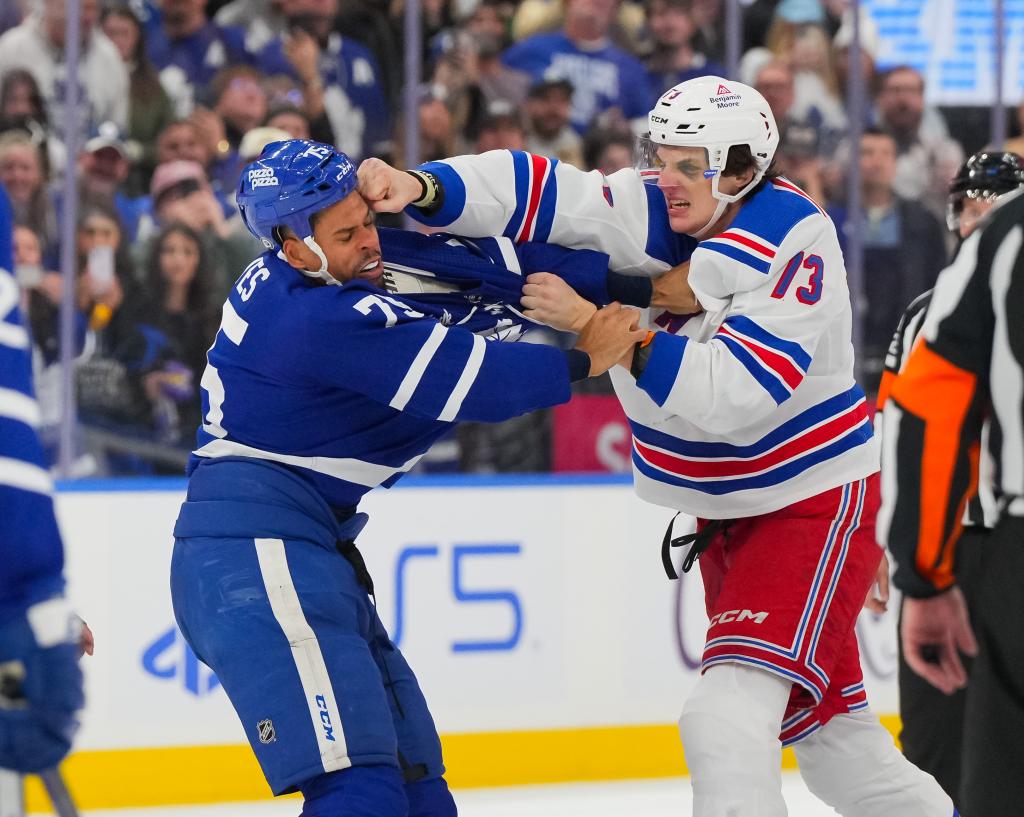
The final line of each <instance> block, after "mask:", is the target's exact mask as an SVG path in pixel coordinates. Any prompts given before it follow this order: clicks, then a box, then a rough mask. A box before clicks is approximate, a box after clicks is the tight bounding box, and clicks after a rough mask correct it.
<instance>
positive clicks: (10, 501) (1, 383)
mask: <svg viewBox="0 0 1024 817" xmlns="http://www.w3.org/2000/svg"><path fill="white" fill-rule="evenodd" d="M12 229H13V219H12V214H11V207H10V203H9V201H8V199H7V194H6V193H5V192H4V189H3V187H0V509H2V512H0V769H13V770H15V771H18V772H23V773H26V772H39V771H42V770H44V769H48V768H50V767H51V766H54V765H55V764H56V763H57V762H58V761H60V760H61V758H63V757H64V755H66V754H67V753H68V751H69V750H70V748H71V740H72V738H73V737H74V734H75V731H76V729H77V727H78V717H77V712H78V710H79V709H81V707H82V704H83V703H84V698H83V695H82V672H81V670H80V669H79V667H78V657H79V644H78V642H79V638H80V635H81V622H80V620H79V619H78V617H77V616H75V615H74V614H73V613H72V612H71V609H70V607H69V606H68V603H67V601H66V600H65V599H64V577H63V571H64V549H63V546H62V544H61V538H60V531H59V530H58V528H57V520H56V517H55V516H54V511H53V496H52V491H53V485H52V483H51V481H50V476H49V474H48V472H47V471H46V467H45V464H44V463H45V460H44V457H43V449H42V446H41V445H40V443H39V438H38V436H37V433H36V427H37V426H38V423H39V408H38V406H37V405H36V401H35V396H34V394H33V391H32V362H31V358H30V356H29V345H30V344H29V335H28V332H27V330H26V329H25V327H24V325H23V324H22V322H21V314H20V310H19V307H18V301H19V295H18V284H17V282H16V281H15V279H14V276H13V274H12V269H13V259H12V252H11V232H12ZM5 699H7V700H5Z"/></svg>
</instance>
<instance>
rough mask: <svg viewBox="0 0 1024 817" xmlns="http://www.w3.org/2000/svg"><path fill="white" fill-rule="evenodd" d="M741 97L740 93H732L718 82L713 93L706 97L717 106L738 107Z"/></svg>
mask: <svg viewBox="0 0 1024 817" xmlns="http://www.w3.org/2000/svg"><path fill="white" fill-rule="evenodd" d="M742 99H743V97H742V96H741V95H740V94H734V93H733V92H732V91H730V90H729V89H728V88H726V87H725V86H724V85H721V84H719V86H718V90H717V91H715V95H714V96H712V97H708V102H711V103H714V105H715V106H716V107H719V108H738V107H739V105H740V100H742Z"/></svg>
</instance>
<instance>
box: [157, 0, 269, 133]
mask: <svg viewBox="0 0 1024 817" xmlns="http://www.w3.org/2000/svg"><path fill="white" fill-rule="evenodd" d="M206 5H207V0H159V6H160V14H159V15H154V16H153V17H152V18H151V21H149V22H148V23H147V25H146V28H145V40H146V53H147V54H148V55H149V58H150V59H151V60H152V61H153V64H154V65H155V66H156V67H157V69H158V70H159V72H160V82H161V84H162V85H163V87H164V89H165V90H166V91H167V94H168V95H169V96H170V98H171V101H172V102H173V103H174V111H175V114H176V115H177V116H188V115H189V114H190V113H191V112H192V108H193V107H194V106H195V104H196V103H197V102H199V101H201V100H202V97H203V94H204V93H205V91H206V89H207V87H208V86H209V84H210V82H212V81H213V78H214V76H216V75H217V72H218V71H220V70H221V69H222V68H225V67H227V66H229V65H240V64H252V63H253V56H252V54H250V53H249V51H248V50H247V49H246V47H245V32H244V31H243V30H242V29H240V28H234V27H231V26H222V25H219V24H218V23H215V22H214V21H213V20H211V19H209V17H207V15H206Z"/></svg>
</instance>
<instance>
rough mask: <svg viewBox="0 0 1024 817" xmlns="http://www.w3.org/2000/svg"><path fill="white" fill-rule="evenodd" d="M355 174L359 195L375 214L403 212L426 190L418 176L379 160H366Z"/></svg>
mask: <svg viewBox="0 0 1024 817" xmlns="http://www.w3.org/2000/svg"><path fill="white" fill-rule="evenodd" d="M356 175H357V176H358V178H359V188H358V189H359V193H360V194H361V195H362V197H363V198H364V199H366V203H367V204H369V205H370V207H371V208H372V209H373V211H374V212H376V213H400V212H402V210H404V209H405V208H406V206H408V205H410V204H412V203H413V202H414V201H416V200H417V199H418V198H419V197H420V195H421V193H422V191H423V187H422V185H421V184H420V182H419V181H418V180H417V179H416V178H415V177H413V176H410V175H409V174H408V173H406V172H405V171H404V170H398V169H396V168H394V167H392V166H391V165H389V164H388V163H387V162H384V161H381V160H380V159H366V160H364V161H363V163H362V164H360V165H359V170H357V171H356Z"/></svg>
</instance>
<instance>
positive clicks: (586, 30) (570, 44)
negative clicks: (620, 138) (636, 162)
mask: <svg viewBox="0 0 1024 817" xmlns="http://www.w3.org/2000/svg"><path fill="white" fill-rule="evenodd" d="M617 8H618V0H565V21H564V23H563V26H562V29H561V30H560V31H558V32H555V33H553V34H536V35H534V36H533V37H529V38H528V39H526V40H523V41H522V42H520V43H517V44H516V45H514V46H512V47H511V48H510V49H508V51H506V52H505V54H504V56H503V58H502V59H503V61H504V63H505V65H507V66H509V67H510V68H515V69H518V70H520V71H525V72H526V73H528V74H529V75H530V76H532V77H533V78H534V80H539V79H543V78H547V77H554V76H561V77H565V78H566V79H568V80H569V81H570V82H571V83H572V86H573V97H572V112H571V121H572V125H573V127H574V128H575V129H576V131H577V132H578V133H581V134H582V133H584V132H585V131H586V130H587V128H589V127H590V126H591V125H592V124H593V122H594V121H595V119H598V117H602V119H606V118H608V117H609V116H610V117H620V118H622V119H624V120H627V121H629V122H630V124H631V125H633V126H634V128H635V129H636V130H637V131H639V130H641V129H643V128H644V127H645V125H646V119H647V113H648V112H649V111H650V109H651V105H652V103H653V102H654V97H653V95H652V93H651V90H650V87H649V85H648V81H647V72H646V71H645V70H644V67H643V65H641V64H640V61H639V60H637V58H636V57H634V56H633V55H632V54H629V53H627V52H625V51H623V50H622V49H620V48H617V47H616V46H614V45H612V43H611V41H610V40H609V36H608V34H609V28H610V26H611V24H612V21H613V19H614V17H615V12H616V9H617Z"/></svg>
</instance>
